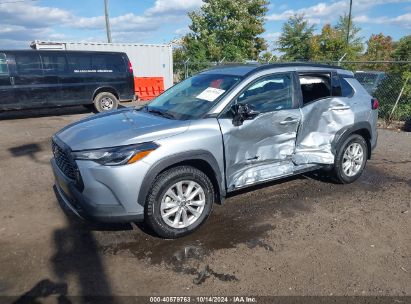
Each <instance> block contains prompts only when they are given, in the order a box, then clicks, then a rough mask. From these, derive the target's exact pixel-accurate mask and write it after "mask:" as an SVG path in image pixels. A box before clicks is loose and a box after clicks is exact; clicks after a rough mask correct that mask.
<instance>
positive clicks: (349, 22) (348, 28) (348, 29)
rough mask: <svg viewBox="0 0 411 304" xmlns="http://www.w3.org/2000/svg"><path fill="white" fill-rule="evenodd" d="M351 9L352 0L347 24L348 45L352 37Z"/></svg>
mask: <svg viewBox="0 0 411 304" xmlns="http://www.w3.org/2000/svg"><path fill="white" fill-rule="evenodd" d="M351 10H352V0H350V11H349V13H348V25H347V41H346V42H347V46H348V42H349V39H350V25H351Z"/></svg>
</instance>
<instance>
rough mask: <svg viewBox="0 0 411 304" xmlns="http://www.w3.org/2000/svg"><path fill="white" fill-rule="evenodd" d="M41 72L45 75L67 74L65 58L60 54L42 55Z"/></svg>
mask: <svg viewBox="0 0 411 304" xmlns="http://www.w3.org/2000/svg"><path fill="white" fill-rule="evenodd" d="M41 59H42V61H43V71H44V72H45V73H46V74H62V73H65V72H67V70H68V69H67V61H66V56H65V55H64V54H63V53H62V54H42V55H41Z"/></svg>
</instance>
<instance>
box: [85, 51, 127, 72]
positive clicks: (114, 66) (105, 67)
mask: <svg viewBox="0 0 411 304" xmlns="http://www.w3.org/2000/svg"><path fill="white" fill-rule="evenodd" d="M92 66H93V69H94V70H96V71H97V72H100V73H104V72H105V73H123V72H125V71H126V66H125V64H124V60H123V58H122V56H121V55H116V54H98V55H94V56H93V57H92Z"/></svg>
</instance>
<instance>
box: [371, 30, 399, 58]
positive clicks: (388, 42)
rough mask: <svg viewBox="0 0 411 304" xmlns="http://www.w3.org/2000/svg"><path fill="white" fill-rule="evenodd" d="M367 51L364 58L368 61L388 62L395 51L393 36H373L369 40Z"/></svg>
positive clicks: (381, 34)
mask: <svg viewBox="0 0 411 304" xmlns="http://www.w3.org/2000/svg"><path fill="white" fill-rule="evenodd" d="M366 44H367V51H366V52H365V55H364V58H365V59H366V60H368V61H376V60H387V61H389V60H390V59H391V56H392V52H393V51H394V46H393V42H392V38H391V36H385V35H384V34H383V33H380V34H377V35H375V34H372V35H371V37H370V38H369V39H368V40H367V42H366Z"/></svg>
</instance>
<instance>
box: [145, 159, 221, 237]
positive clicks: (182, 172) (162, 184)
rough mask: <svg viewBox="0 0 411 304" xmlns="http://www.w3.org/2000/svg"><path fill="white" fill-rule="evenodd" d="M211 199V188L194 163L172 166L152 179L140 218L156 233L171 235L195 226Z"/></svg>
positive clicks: (200, 221) (163, 235)
mask: <svg viewBox="0 0 411 304" xmlns="http://www.w3.org/2000/svg"><path fill="white" fill-rule="evenodd" d="M213 203H214V188H213V184H212V183H211V181H210V179H209V178H208V177H207V175H205V174H204V173H203V172H202V171H200V170H198V169H196V168H194V167H190V166H180V167H175V168H172V169H169V170H167V171H165V172H163V173H161V174H160V175H159V176H158V177H157V178H156V179H155V180H154V182H153V185H152V187H151V189H150V191H149V195H148V197H147V201H146V208H145V217H144V218H145V222H146V224H147V226H149V227H150V228H151V229H152V230H153V231H154V232H155V233H156V234H157V235H158V236H160V237H163V238H168V239H174V238H178V237H182V236H184V235H187V234H190V233H192V232H193V231H195V230H196V229H198V228H199V227H200V226H201V225H202V224H203V223H204V222H205V221H206V219H207V218H208V216H209V215H210V213H211V209H212V206H213Z"/></svg>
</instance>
